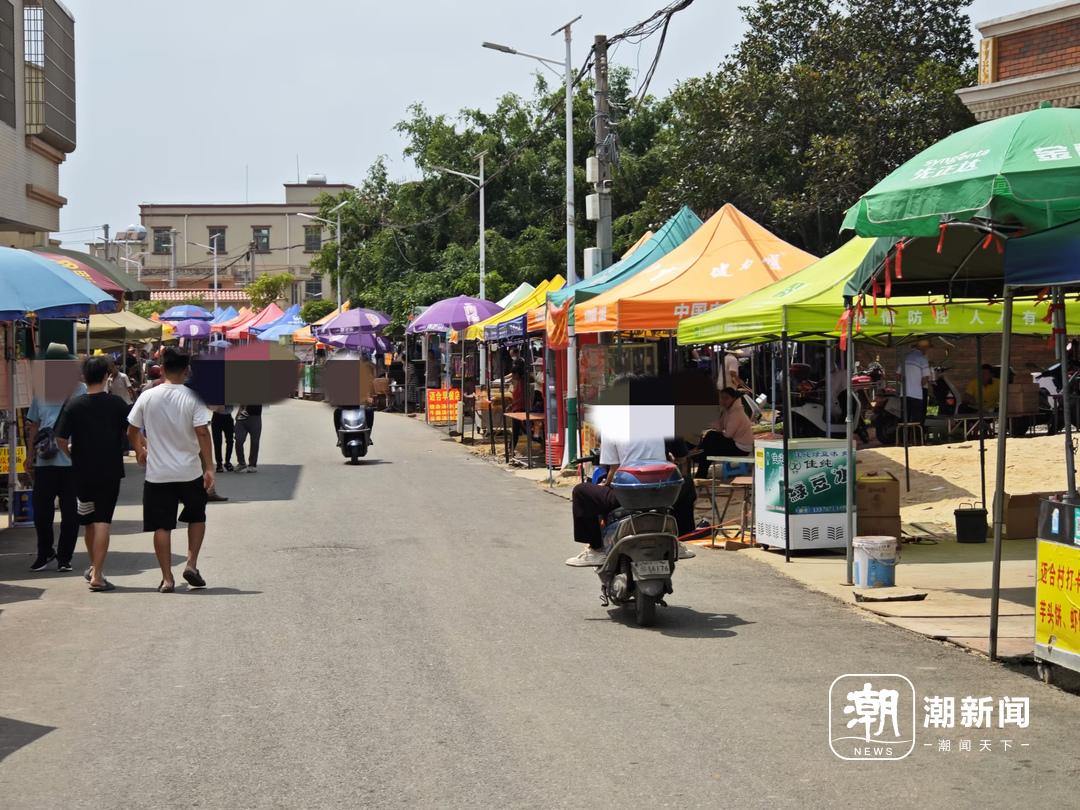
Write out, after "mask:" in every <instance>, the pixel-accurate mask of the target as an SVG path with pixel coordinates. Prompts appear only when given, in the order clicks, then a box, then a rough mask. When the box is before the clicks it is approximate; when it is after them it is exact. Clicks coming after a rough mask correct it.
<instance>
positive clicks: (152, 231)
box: [112, 175, 353, 303]
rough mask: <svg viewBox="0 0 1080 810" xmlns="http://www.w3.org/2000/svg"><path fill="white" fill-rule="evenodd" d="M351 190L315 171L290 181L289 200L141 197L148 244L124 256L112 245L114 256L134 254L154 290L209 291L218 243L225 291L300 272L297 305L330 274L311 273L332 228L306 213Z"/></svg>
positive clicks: (323, 291)
mask: <svg viewBox="0 0 1080 810" xmlns="http://www.w3.org/2000/svg"><path fill="white" fill-rule="evenodd" d="M352 188H353V186H351V185H348V184H345V183H327V182H326V179H325V178H323V177H322V176H321V175H312V176H311V177H309V178H308V180H307V181H306V182H304V183H286V184H285V186H284V191H285V201H284V202H275V203H269V202H266V203H194V204H192V203H143V204H142V205H140V206H139V221H140V223H141V224H142V225H143V227H145V228H146V236H145V242H141V243H137V244H127V245H125V246H124V247H123V249H121V250H120V251H119V254H118V253H117V249H116V247H113V248H112V255H113V257H114V258H115V257H116V256H117V255H120V256H123V255H124V251H127V255H128V256H129V257H137V258H138V261H139V262H140V263H141V271H139V270H137V269H136V268H134V267H133V265H132V263H130V262H125V265H126V269H127V270H128V272H136V271H138V272H140V273H141V279H142V281H143V283H144V284H146V285H147V286H149V287H150V288H151V290H166V289H175V290H179V291H183V290H199V291H205V290H207V289H211V288H212V287H213V278H214V269H213V268H214V258H215V256H214V251H212V250H211V249H210V247H213V248H216V252H217V256H216V258H217V265H218V280H217V283H218V289H219V290H223V291H224V290H235V289H237V288H241V287H243V286H244V285H245V284H248V283H249V282H250V281H252V280H253V279H255V278H256V277H258V276H261V275H264V274H267V273H270V274H277V273H288V274H290V275H291V276H293V278H294V283H293V290H292V294H291V296H290V298H291V300H292V301H293V302H294V303H299V302H302V301H305V300H308V299H310V298H320V297H323V296H324V295H327V296H329V295H332V293H331V292H330V288H329V283H328V279H324V278H322V277H321V276H320V275H319V274H316V273H313V272H312V270H311V260H312V259H313V258H314V257H315V255H316V254H317V253H318V252H319V251H320V250H321V249H322V246H323V243H324V242H326V241H327V240H333V238H334V234H333V232H332V230H330V229H328V228H327V226H325V225H323V224H321V223H319V222H313V221H311V220H309V219H305V218H303V217H301V216H300V214H309V215H315V214H318V212H319V200H320V198H322V197H323V196H324V195H328V196H338V195H340V194H342V193H343V192H345V191H348V190H349V189H352ZM173 279H175V287H174V286H173V284H172V280H173ZM176 294H177V295H180V294H182V292H180V293H176ZM155 297H165V296H164V295H160V296H159V295H155Z"/></svg>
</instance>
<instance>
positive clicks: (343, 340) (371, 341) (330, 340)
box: [318, 332, 393, 352]
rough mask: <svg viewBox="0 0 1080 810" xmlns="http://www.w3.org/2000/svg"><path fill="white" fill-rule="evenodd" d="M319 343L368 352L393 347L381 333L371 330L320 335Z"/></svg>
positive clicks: (387, 349)
mask: <svg viewBox="0 0 1080 810" xmlns="http://www.w3.org/2000/svg"><path fill="white" fill-rule="evenodd" d="M318 340H319V342H320V343H325V344H327V345H328V346H333V347H334V348H336V349H353V350H360V349H364V350H366V351H369V352H388V351H391V350H392V349H393V344H392V343H390V341H389V340H387V339H386V338H384V337H383V336H382V335H376V334H374V333H372V332H352V333H350V334H348V335H320V336H319V337H318Z"/></svg>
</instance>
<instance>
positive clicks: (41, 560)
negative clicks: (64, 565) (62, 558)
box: [30, 554, 56, 571]
mask: <svg viewBox="0 0 1080 810" xmlns="http://www.w3.org/2000/svg"><path fill="white" fill-rule="evenodd" d="M55 559H56V555H55V554H50V555H49V556H48V557H37V558H35V559H34V564H33V565H31V566H30V570H31V571H44V570H45V569H46V568H47V567H48V565H49V563H51V562H52V561H53V560H55Z"/></svg>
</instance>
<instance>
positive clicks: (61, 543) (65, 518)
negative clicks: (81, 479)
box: [26, 343, 86, 571]
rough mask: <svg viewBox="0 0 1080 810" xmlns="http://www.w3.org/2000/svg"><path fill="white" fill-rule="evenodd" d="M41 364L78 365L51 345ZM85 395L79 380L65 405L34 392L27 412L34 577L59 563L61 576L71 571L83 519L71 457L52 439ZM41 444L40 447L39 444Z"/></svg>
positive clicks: (58, 346)
mask: <svg viewBox="0 0 1080 810" xmlns="http://www.w3.org/2000/svg"><path fill="white" fill-rule="evenodd" d="M43 359H44V360H45V361H46V364H49V363H54V364H55V363H56V361H59V360H67V361H74V360H75V355H73V354H70V353H69V352H68V350H67V346H65V345H64V344H63V343H50V344H49V347H48V348H47V349H46V350H45V354H44V356H43ZM85 393H86V386H85V385H84V384H83V383H81V382H79V381H78V379H77V378H76V379H75V386H74V390H73V391H72V393H71V396H70V397H68V398H67V399H65V400H64V401H61V402H49V401H48V399H47V397H46V396H45V394H44V393H43V392H42V393H38V392H35V393H34V397H33V399H32V400H31V401H30V410H29V411H28V412H27V415H26V421H27V435H26V446H27V448H29V460H30V462H31V463H30V464H29V465H27V470H28V471H30V474H31V478H32V480H33V482H34V489H33V492H32V494H31V496H30V498H31V503H32V505H33V507H34V531H35V532H36V534H37V556H36V557H35V558H34V562H33V564H31V566H30V570H31V571H44V570H45V569H46V568H47V567H48V565H49V563H50V562H52V561H53V560H56V570H57V571H70V570H71V558H72V557H73V556H74V554H75V545H76V543H77V542H78V540H79V514H78V506H77V505H76V501H75V476H74V473H73V471H72V468H71V456H69V455H68V454H67V453H65V452H64V451H63V450H61V449H60V448H59V446H58V444H57V442H56V440H55V438H54V436H55V430H56V422H57V418H58V417H59V416H60V413H61V411H63V409H64V408H65V407H66V406H67V402H68V401H70V400H71V399H74V398H75V397H78V396H81V395H82V394H85ZM39 438H40V439H41V442H40V444H41V446H40V447H39V446H38V444H39V442H38V439H39ZM57 502H59V504H60V537H59V540H58V542H57V543H56V545H55V547H54V545H53V542H54V539H55V536H54V533H53V518H54V517H55V516H56V504H57Z"/></svg>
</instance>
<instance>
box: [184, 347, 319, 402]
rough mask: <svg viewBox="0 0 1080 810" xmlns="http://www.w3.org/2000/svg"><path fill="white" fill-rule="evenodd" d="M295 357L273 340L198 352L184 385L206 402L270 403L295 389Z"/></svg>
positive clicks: (296, 372)
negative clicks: (186, 382)
mask: <svg viewBox="0 0 1080 810" xmlns="http://www.w3.org/2000/svg"><path fill="white" fill-rule="evenodd" d="M300 372H301V367H300V363H299V361H298V360H297V359H296V356H295V355H294V354H293V353H292V352H291V351H289V349H287V348H285V347H284V346H281V345H278V344H274V343H250V344H248V345H246V346H236V347H233V348H229V349H224V350H222V351H215V352H208V353H205V354H200V355H198V356H197V357H195V358H194V359H193V360H192V363H191V378H190V380H189V382H188V385H189V386H190V387H191V388H192V389H193V390H194V391H195V392H196V393H197V394H198V395H199V397H201V398H202V401H203V402H205V403H206V404H207V405H238V404H244V405H270V404H272V403H275V402H280V401H281V400H283V399H288V398H289V396H291V395H292V394H293V393H294V392H295V391H296V385H297V382H298V380H299V379H300Z"/></svg>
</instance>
